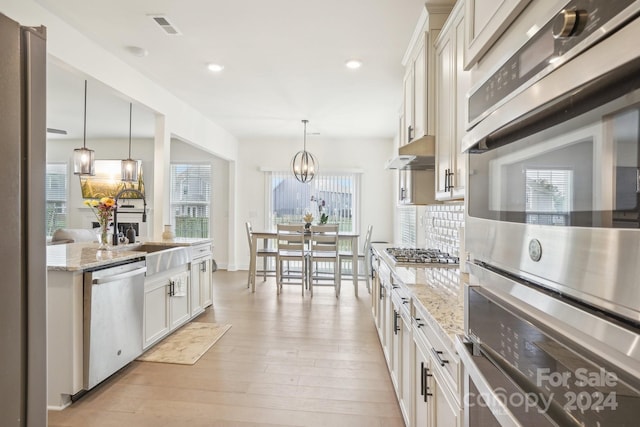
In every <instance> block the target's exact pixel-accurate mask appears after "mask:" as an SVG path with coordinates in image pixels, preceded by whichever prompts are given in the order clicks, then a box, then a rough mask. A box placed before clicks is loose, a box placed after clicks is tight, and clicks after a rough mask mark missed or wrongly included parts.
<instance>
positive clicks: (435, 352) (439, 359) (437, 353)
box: [431, 347, 449, 366]
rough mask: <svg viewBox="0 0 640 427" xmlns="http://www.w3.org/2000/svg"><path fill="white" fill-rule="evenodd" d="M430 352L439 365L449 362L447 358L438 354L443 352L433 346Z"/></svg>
mask: <svg viewBox="0 0 640 427" xmlns="http://www.w3.org/2000/svg"><path fill="white" fill-rule="evenodd" d="M431 352H432V353H433V355H434V356H435V357H436V360H437V361H438V363H439V364H440V366H444V365H445V364H446V363H449V361H448V360H447V359H443V358H442V357H441V356H440V355H441V354H443V353H442V352H441V351H440V350H436V349H435V348H433V347H431Z"/></svg>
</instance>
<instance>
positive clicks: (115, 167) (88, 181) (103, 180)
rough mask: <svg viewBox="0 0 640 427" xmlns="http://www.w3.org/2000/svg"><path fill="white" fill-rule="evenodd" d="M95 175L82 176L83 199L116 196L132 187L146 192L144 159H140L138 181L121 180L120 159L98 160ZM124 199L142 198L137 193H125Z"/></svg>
mask: <svg viewBox="0 0 640 427" xmlns="http://www.w3.org/2000/svg"><path fill="white" fill-rule="evenodd" d="M95 170H96V174H95V175H94V176H80V189H81V190H82V198H83V199H100V198H102V197H115V196H116V194H118V193H119V192H120V191H121V190H124V189H125V188H131V189H134V190H138V191H140V192H141V193H142V194H144V176H143V174H142V161H141V160H138V181H137V182H122V181H121V180H120V173H121V172H120V160H96V163H95ZM120 198H122V199H140V198H141V197H140V195H138V194H136V193H124V194H123V195H122V196H120Z"/></svg>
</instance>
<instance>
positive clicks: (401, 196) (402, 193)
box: [400, 187, 406, 200]
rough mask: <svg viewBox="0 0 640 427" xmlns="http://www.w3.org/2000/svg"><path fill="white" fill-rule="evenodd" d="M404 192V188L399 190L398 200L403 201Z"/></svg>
mask: <svg viewBox="0 0 640 427" xmlns="http://www.w3.org/2000/svg"><path fill="white" fill-rule="evenodd" d="M405 192H406V190H405V189H404V187H403V188H401V189H400V200H404V197H405V195H404V193H405Z"/></svg>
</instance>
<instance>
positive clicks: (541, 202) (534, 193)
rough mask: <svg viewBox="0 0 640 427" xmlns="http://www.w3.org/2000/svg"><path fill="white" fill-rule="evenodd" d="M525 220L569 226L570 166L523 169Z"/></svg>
mask: <svg viewBox="0 0 640 427" xmlns="http://www.w3.org/2000/svg"><path fill="white" fill-rule="evenodd" d="M525 185H526V191H525V194H526V205H525V211H526V214H527V220H526V221H527V223H531V224H547V225H569V212H570V211H571V205H570V203H571V195H572V192H573V171H571V170H569V169H526V170H525Z"/></svg>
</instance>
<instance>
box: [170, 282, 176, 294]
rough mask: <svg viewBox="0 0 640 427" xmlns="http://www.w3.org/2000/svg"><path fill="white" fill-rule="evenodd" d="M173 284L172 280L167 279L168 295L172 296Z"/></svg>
mask: <svg viewBox="0 0 640 427" xmlns="http://www.w3.org/2000/svg"><path fill="white" fill-rule="evenodd" d="M174 286H175V284H174V283H173V280H169V296H170V297H172V296H173V295H174V294H173V287H174Z"/></svg>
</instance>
